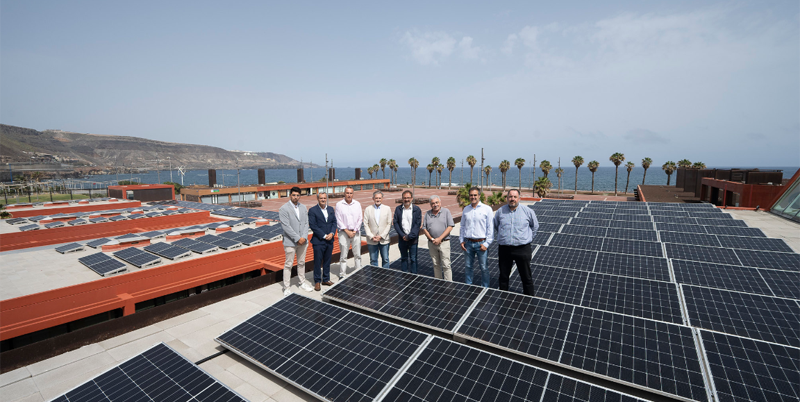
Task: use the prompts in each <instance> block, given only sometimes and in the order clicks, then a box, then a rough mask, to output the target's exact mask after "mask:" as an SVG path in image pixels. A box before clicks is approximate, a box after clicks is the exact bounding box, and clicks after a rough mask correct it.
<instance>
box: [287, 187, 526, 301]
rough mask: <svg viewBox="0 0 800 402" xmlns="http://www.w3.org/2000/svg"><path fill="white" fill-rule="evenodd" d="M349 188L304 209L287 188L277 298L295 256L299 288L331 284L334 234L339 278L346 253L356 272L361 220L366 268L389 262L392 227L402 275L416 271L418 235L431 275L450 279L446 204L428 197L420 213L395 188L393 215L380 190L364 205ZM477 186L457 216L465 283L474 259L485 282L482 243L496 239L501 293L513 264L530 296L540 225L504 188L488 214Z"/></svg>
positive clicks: (405, 194)
mask: <svg viewBox="0 0 800 402" xmlns="http://www.w3.org/2000/svg"><path fill="white" fill-rule="evenodd" d="M354 193H355V190H354V189H353V188H352V187H347V188H345V192H344V199H343V200H341V201H339V202H338V203H336V207H335V208H334V207H331V206H329V205H328V200H327V198H328V196H327V194H325V193H317V205H315V206H313V207H311V208H310V209H309V210H308V211H306V207H305V206H304V205H303V204H301V203H300V189H299V188H298V187H292V189H291V190H289V197H290V201H289V202H287V203H286V204H284V205H283V206H282V207H281V208H280V212H279V214H280V222H281V226H282V228H283V232H284V235H283V246H284V251H285V253H286V262H285V263H284V268H283V286H284V295H289V294H291V290H290V289H289V285H290V278H291V270H292V266H293V265H294V260H295V256H296V257H297V277H298V279H299V281H300V288H301V289H303V290H306V291H309V292H310V291H312V290H317V291H319V290H320V289H321V285H325V286H331V285H333V282H331V278H330V263H331V255H332V252H333V239H334V237H336V236H335V235H336V234H337V232H338V238H339V250H340V263H339V278H340V279H341V278H344V277H345V276H346V275H347V269H348V268H347V255H348V251H349V250H350V249H352V250H353V256H354V257H355V258H354V260H355V267H354V268H355V269H356V270H357V269H359V268H361V258H360V255H361V225H362V224H363V225H364V232H365V233H366V242H367V248H368V249H369V256H370V265H375V266H378V257H379V256H380V260H381V266H383V267H385V268H388V267H389V242H390V237H389V233H390V230H391V229H392V227H393V228H394V230H395V232H397V235H398V242H397V245H398V248H399V249H400V269H401V270H402V271H403V272H411V273H417V245H418V243H419V236H420V233H421V234H422V235H424V236H425V237H426V238H427V239H428V252H429V253H430V256H431V259H432V260H433V265H434V276H436V277H437V278H440V279H444V280H448V281H452V280H453V275H452V269H451V266H450V243H449V241H450V232H451V231H452V230H453V227H454V226H455V223H454V222H453V216H452V214H451V213H450V211H449V210H448V209H447V208H443V207H442V201H441V199H440V198H439V197H438V196H436V195H433V196H431V197H430V206H431V209H430V210H429V211H427V212H426V213H425V219H424V220H423V217H422V210H421V209H420V208H419V207H418V206H416V205H414V203H413V198H414V197H413V193H412V192H411V191H409V190H406V191H403V193H402V202H403V203H402V205H400V206H398V207H396V208H395V209H394V212H392V211H391V208H389V207H388V206H386V205H384V204H383V193H382V192H381V191H375V192H373V193H372V201H373V205H372V206H369V207H367V208H366V209H364V210H363V213H362V209H361V203H359V202H358V201H356V200H354V199H353V194H354ZM480 196H481V192H480V190H479V189H478V188H472V189H470V191H469V201H470V204H469V205H467V206H466V207H465V208H464V211H463V213H462V215H461V231H460V234H459V240H460V243H461V248H462V249H463V250H464V252H465V256H466V272H465V281H466V283H467V284H472V280H473V278H472V276H473V267H474V266H475V262H476V261H477V263H478V267H479V268H480V270H481V285H482V286H484V287H489V280H490V273H489V270H488V267H487V260H488V249H489V245H490V244H491V243H492V241H494V239H495V238H496V240H497V242H498V244H499V247H498V259H499V269H500V278H499V279H500V281H499V287H500V289H502V290H508V282H509V276H510V274H511V269H512V267H513V266H514V263H516V264H517V270H518V271H519V273H520V279H521V280H522V286H523V292H524V293H525V294H527V295H533V294H534V289H533V280H532V276H531V271H530V260H531V254H532V252H531V250H532V249H531V242H532V241H533V238H534V236H536V232H537V230H538V229H539V222H538V220H537V219H536V214H535V213H534V212H533V210H532V209H530V208H519V198H520V194H519V191H517V190H510V191H509V192H508V194H507V195H506V201H507V204H506V205H503V206H502V207H501V208H500V209H499V210H498V211H497V213H496V214H495V213H494V211H493V210H492V208H491V207H489V206H488V205H486V204H484V203H482V202H481V201H480ZM309 229H311V231H312V232H313V235H312V237H311V245H312V247H313V250H314V287H313V288H312V287H311V286H310V285H309V284H308V283H306V280H305V255H306V250H307V247H308V242H307V236H308V235H307V233H308V231H309Z"/></svg>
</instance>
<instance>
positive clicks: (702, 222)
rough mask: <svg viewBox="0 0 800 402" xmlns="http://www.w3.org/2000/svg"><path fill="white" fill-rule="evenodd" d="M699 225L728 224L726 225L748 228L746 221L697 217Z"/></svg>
mask: <svg viewBox="0 0 800 402" xmlns="http://www.w3.org/2000/svg"><path fill="white" fill-rule="evenodd" d="M696 219H697V224H698V225H706V226H726V227H739V228H746V227H747V223H745V221H740V220H734V219H704V218H696Z"/></svg>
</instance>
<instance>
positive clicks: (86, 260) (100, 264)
mask: <svg viewBox="0 0 800 402" xmlns="http://www.w3.org/2000/svg"><path fill="white" fill-rule="evenodd" d="M78 262H80V263H81V264H83V265H85V266H86V267H87V268H89V269H91V270H92V271H94V272H96V273H97V274H98V275H101V276H108V275H112V274H116V273H119V272H124V271H126V270H127V268H126V267H125V264H123V263H121V262H119V261H117V260H115V259H113V258H111V257H109V256H107V255H105V254H103V253H95V254H91V255H87V256H85V257H81V258H78Z"/></svg>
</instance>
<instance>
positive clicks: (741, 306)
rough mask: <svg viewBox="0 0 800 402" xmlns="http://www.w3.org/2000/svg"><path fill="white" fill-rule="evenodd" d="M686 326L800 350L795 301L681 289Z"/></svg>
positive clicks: (798, 312) (799, 317)
mask: <svg viewBox="0 0 800 402" xmlns="http://www.w3.org/2000/svg"><path fill="white" fill-rule="evenodd" d="M681 289H682V291H683V297H684V299H685V300H686V308H687V311H688V312H689V322H690V325H692V326H695V327H700V328H704V329H709V330H712V331H719V332H725V333H728V334H732V335H739V336H745V337H748V338H753V339H761V340H763V341H767V342H773V343H779V344H781V345H789V346H794V347H800V327H798V325H797V324H798V323H800V306H799V305H798V304H797V302H796V301H794V300H790V299H783V298H779V297H771V296H761V295H754V294H751V293H742V292H733V291H729V290H722V289H711V288H705V287H700V286H691V285H681Z"/></svg>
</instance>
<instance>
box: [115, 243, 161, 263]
mask: <svg viewBox="0 0 800 402" xmlns="http://www.w3.org/2000/svg"><path fill="white" fill-rule="evenodd" d="M114 257H117V258H119V259H121V260H123V261H125V262H127V263H129V264H131V265H134V266H137V267H139V268H147V267H151V266H153V265H157V264H160V263H161V258H159V257H157V256H155V255H152V254H150V253H146V252H144V251H142V250H139V249H138V248H135V247H129V248H125V249H122V250H119V251H117V252H114Z"/></svg>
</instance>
